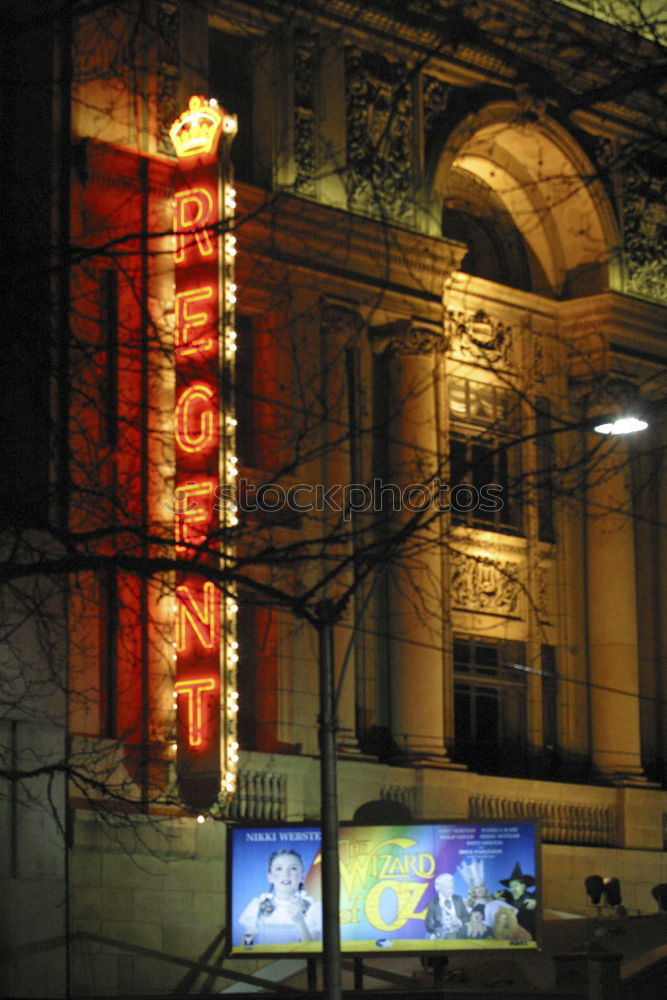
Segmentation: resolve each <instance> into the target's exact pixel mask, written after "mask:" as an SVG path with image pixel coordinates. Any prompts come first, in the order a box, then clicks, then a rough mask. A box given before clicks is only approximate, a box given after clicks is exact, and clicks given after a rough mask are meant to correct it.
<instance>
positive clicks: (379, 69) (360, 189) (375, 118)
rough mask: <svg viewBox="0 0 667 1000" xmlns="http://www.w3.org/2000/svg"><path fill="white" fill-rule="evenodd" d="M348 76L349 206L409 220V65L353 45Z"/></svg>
mask: <svg viewBox="0 0 667 1000" xmlns="http://www.w3.org/2000/svg"><path fill="white" fill-rule="evenodd" d="M345 75H346V88H347V166H348V186H349V202H350V208H352V209H361V210H363V211H366V212H370V213H371V214H373V215H382V216H384V215H387V216H389V217H390V218H392V219H396V220H403V221H404V222H405V221H408V220H410V219H411V218H412V215H413V213H414V202H415V198H414V193H415V170H414V162H413V157H414V142H413V137H412V128H413V114H412V96H411V90H410V87H409V86H408V84H407V83H406V82H405V81H406V80H407V79H408V75H409V74H408V73H407V70H406V67H405V66H404V65H403V63H399V62H397V61H393V60H389V59H386V58H385V57H384V56H381V55H378V54H375V53H369V52H363V51H361V50H359V49H352V48H350V49H348V50H347V52H346V60H345Z"/></svg>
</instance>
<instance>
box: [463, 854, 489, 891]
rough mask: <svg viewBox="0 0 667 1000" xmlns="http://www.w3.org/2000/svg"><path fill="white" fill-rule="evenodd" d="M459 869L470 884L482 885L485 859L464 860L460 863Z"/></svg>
mask: <svg viewBox="0 0 667 1000" xmlns="http://www.w3.org/2000/svg"><path fill="white" fill-rule="evenodd" d="M459 871H460V872H461V875H462V876H463V878H464V879H465V881H466V883H467V885H468V886H472V885H481V884H482V882H483V881H484V862H483V861H475V860H473V861H462V862H461V864H460V865H459Z"/></svg>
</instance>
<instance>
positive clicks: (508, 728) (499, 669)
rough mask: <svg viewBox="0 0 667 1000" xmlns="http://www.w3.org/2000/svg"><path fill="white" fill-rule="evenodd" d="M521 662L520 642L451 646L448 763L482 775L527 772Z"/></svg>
mask: <svg viewBox="0 0 667 1000" xmlns="http://www.w3.org/2000/svg"><path fill="white" fill-rule="evenodd" d="M524 659H525V647H524V645H523V643H518V642H504V643H490V642H484V641H482V640H479V639H474V638H459V639H456V640H455V641H454V726H455V739H454V746H453V748H452V757H453V759H454V760H456V761H458V762H459V763H463V764H467V765H468V767H470V768H471V769H472V770H474V771H479V772H480V773H482V774H508V775H516V776H521V775H524V774H526V773H527V770H528V760H527V753H526V670H525V667H524ZM522 668H523V669H522Z"/></svg>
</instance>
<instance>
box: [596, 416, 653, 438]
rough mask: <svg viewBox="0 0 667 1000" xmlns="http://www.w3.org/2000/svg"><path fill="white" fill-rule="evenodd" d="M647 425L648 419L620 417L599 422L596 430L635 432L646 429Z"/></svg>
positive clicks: (622, 432) (604, 432) (601, 432)
mask: <svg viewBox="0 0 667 1000" xmlns="http://www.w3.org/2000/svg"><path fill="white" fill-rule="evenodd" d="M647 427H648V423H647V422H646V420H640V419H639V418H638V417H618V419H616V420H613V421H606V422H605V423H603V424H598V425H597V426H596V427H595V428H594V430H595V431H596V433H598V434H635V433H636V432H637V431H645V430H646V428H647Z"/></svg>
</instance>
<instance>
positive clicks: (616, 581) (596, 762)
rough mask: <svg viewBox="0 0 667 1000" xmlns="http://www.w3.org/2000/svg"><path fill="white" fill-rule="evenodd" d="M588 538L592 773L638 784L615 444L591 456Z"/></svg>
mask: <svg viewBox="0 0 667 1000" xmlns="http://www.w3.org/2000/svg"><path fill="white" fill-rule="evenodd" d="M596 444H597V442H596ZM586 535H587V537H586V559H587V588H588V655H589V667H590V685H591V688H590V704H591V715H590V725H591V748H592V758H593V766H594V767H595V769H596V771H597V772H598V773H599V775H600V776H601V777H604V778H607V779H609V780H611V781H613V782H614V783H617V784H628V783H635V782H644V781H645V776H644V773H643V770H642V766H641V745H640V735H639V734H640V724H639V664H638V656H637V603H636V602H637V596H636V586H635V572H636V569H635V544H634V529H633V521H632V496H631V491H630V468H629V459H628V455H627V447H626V445H625V444H624V443H623V442H622V441H619V440H618V439H616V440H612V441H606V440H605V441H602V443H601V445H598V448H597V450H596V457H595V458H594V460H593V463H592V468H591V470H590V472H589V482H588V490H587V527H586Z"/></svg>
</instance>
